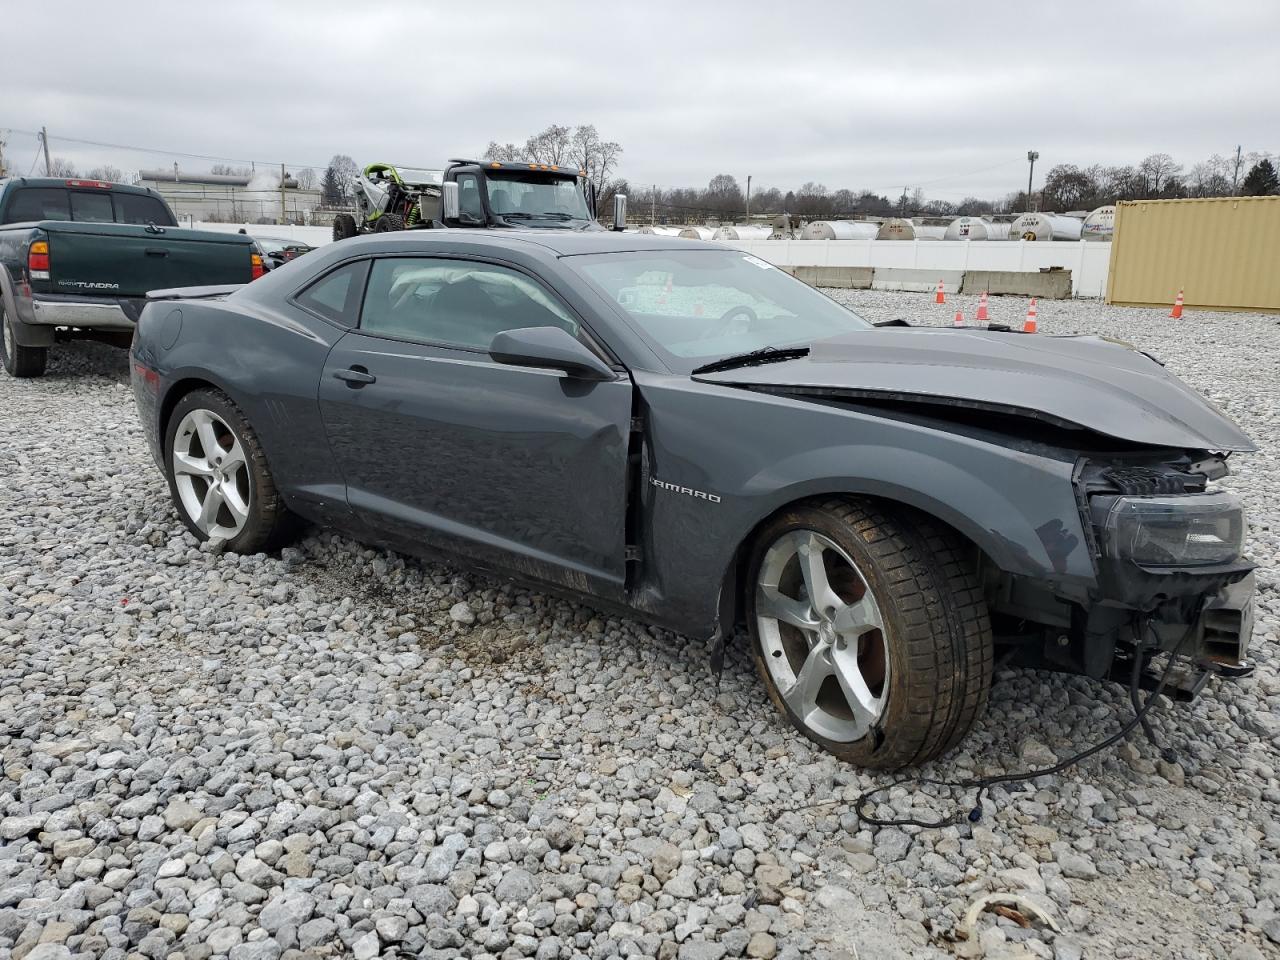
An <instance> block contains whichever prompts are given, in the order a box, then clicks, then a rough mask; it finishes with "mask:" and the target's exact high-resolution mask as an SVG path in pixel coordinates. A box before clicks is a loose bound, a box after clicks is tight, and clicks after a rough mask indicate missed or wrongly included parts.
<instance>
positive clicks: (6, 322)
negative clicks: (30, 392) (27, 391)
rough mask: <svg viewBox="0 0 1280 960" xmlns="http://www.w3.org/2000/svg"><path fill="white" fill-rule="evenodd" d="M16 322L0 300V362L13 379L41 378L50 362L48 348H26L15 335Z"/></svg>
mask: <svg viewBox="0 0 1280 960" xmlns="http://www.w3.org/2000/svg"><path fill="white" fill-rule="evenodd" d="M15 322H16V321H14V320H13V319H12V318H11V317H10V316H9V314H8V312H7V311H6V310H5V308H4V302H3V301H2V300H0V361H3V363H4V368H5V370H7V371H8V373H9V376H11V377H40V376H43V375H44V368H45V365H46V364H47V363H48V361H49V348H48V347H24V346H23V345H22V344H20V343H18V338H17V337H16V336H15V335H14V332H13V324H14V323H15Z"/></svg>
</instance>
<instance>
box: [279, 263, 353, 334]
mask: <svg viewBox="0 0 1280 960" xmlns="http://www.w3.org/2000/svg"><path fill="white" fill-rule="evenodd" d="M368 268H369V261H367V260H357V261H355V262H354V263H348V264H345V265H343V266H341V267H338V269H336V270H333V271H331V272H329V273H326V274H325V275H324V276H323V277H321V278H320V279H319V280H316V281H315V282H314V283H312V284H311V286H309V287H307V288H306V289H305V290H303V291H302V292H301V293H299V294H298V295H297V296H296V297H294V300H295V301H296V302H297V304H298V305H299V306H300V307H305V308H306V309H308V310H310V311H311V312H312V313H316V314H319V315H320V316H322V317H324V318H325V319H326V320H332V321H333V322H334V323H340V324H342V325H343V326H344V327H354V326H355V325H356V315H357V314H358V313H359V305H360V293H361V290H362V288H363V286H364V277H365V272H366V271H367V270H368Z"/></svg>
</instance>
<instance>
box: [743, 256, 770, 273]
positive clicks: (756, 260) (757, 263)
mask: <svg viewBox="0 0 1280 960" xmlns="http://www.w3.org/2000/svg"><path fill="white" fill-rule="evenodd" d="M742 259H743V260H745V261H747V263H750V264H752V265H753V266H757V267H759V268H760V269H761V270H772V269H773V264H772V263H768V262H767V261H764V260H761V259H760V258H759V257H753V256H752V255H751V254H749V253H748V254H747V255H746V256H744V257H743V258H742Z"/></svg>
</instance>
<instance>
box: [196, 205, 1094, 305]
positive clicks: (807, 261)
mask: <svg viewBox="0 0 1280 960" xmlns="http://www.w3.org/2000/svg"><path fill="white" fill-rule="evenodd" d="M241 227H243V228H244V229H245V230H246V231H247V232H248V233H249V235H250V236H261V237H280V238H282V239H287V240H301V241H303V242H304V243H308V244H311V245H312V246H320V245H321V244H324V243H329V242H330V241H331V239H332V236H333V234H332V231H331V229H330V228H329V227H294V226H289V225H280V226H275V225H272V224H259V223H246V224H240V223H199V222H197V223H196V224H195V228H196V229H197V230H216V231H219V232H223V233H236V232H237V231H238V230H240V228H241ZM718 242H720V243H724V244H726V245H728V246H731V247H737V248H738V249H740V250H746V251H748V252H749V253H752V254H755V255H756V256H757V257H760V258H761V259H762V260H767V261H769V262H770V263H772V264H776V265H777V266H780V267H880V268H882V269H883V268H900V269H907V270H930V271H960V272H964V271H966V270H1015V271H1021V272H1024V273H1036V272H1038V271H1039V270H1040V268H1041V267H1063V268H1064V269H1067V270H1070V271H1071V294H1072V296H1076V297H1101V296H1102V295H1103V294H1104V293H1106V290H1107V268H1108V266H1109V265H1110V263H1111V244H1110V243H1108V242H1105V241H1086V240H1049V241H1035V242H1033V241H1029V240H996V241H978V242H975V241H973V240H732V241H731V240H722V241H718Z"/></svg>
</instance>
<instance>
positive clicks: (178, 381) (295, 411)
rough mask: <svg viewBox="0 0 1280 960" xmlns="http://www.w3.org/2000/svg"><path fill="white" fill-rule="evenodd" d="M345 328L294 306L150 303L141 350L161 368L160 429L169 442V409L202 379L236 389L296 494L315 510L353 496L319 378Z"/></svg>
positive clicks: (292, 498)
mask: <svg viewBox="0 0 1280 960" xmlns="http://www.w3.org/2000/svg"><path fill="white" fill-rule="evenodd" d="M344 332H345V331H343V330H341V329H340V328H338V327H336V326H333V325H331V324H329V323H326V322H325V321H323V320H320V319H317V318H314V317H311V316H310V315H308V314H304V313H302V312H301V311H298V310H296V309H294V308H292V307H289V306H288V305H285V306H284V307H282V308H280V309H275V308H271V307H267V306H264V305H263V304H261V303H260V302H256V301H249V300H244V299H242V298H238V297H234V296H233V297H231V298H230V299H228V300H226V301H202V300H185V301H159V302H155V303H151V304H149V305H148V306H147V308H146V309H145V310H144V312H143V314H142V317H141V320H140V322H139V327H138V333H137V338H136V341H135V344H134V353H135V358H136V359H137V360H138V361H140V362H143V363H145V364H146V365H148V366H151V367H152V368H153V369H155V370H156V371H157V372H158V373H159V375H160V387H159V390H158V394H159V397H160V403H159V404H158V405H157V408H156V420H155V421H154V430H155V433H156V436H157V441H158V442H159V443H161V444H162V443H163V438H164V431H165V429H166V417H167V412H168V411H169V410H170V409H172V407H173V405H174V403H176V402H177V400H178V399H179V398H180V396H181V395H182V394H184V393H186V392H188V391H189V390H190V389H191V388H192V387H193V386H194V385H196V384H198V383H200V382H207V383H210V384H212V385H213V386H215V387H217V388H218V389H220V390H222V391H223V392H224V393H226V394H227V395H228V396H229V397H230V398H231V399H232V400H233V401H235V403H236V405H237V406H239V407H240V409H241V410H242V411H243V412H244V414H245V416H246V417H248V419H249V423H250V424H251V425H252V426H253V429H254V430H255V432H256V433H257V434H258V437H259V439H260V440H261V441H262V445H263V449H264V450H265V452H266V455H267V462H268V463H269V465H270V467H271V471H272V475H273V477H274V479H275V483H276V487H277V489H279V491H280V493H281V495H282V496H283V497H284V498H285V501H286V503H288V504H289V506H290V507H291V508H293V509H295V510H297V511H298V512H299V513H302V514H304V515H306V516H311V517H312V518H313V519H317V520H324V519H332V517H331V514H330V511H331V510H332V509H333V504H334V503H335V502H336V503H342V504H345V494H344V488H343V481H342V477H341V473H340V471H339V470H338V469H337V467H336V465H335V463H334V460H333V457H332V456H331V455H330V452H329V446H328V442H327V441H326V439H325V433H324V426H323V424H322V422H321V420H320V412H319V405H318V402H317V387H318V384H319V378H320V371H321V369H322V368H323V366H324V360H325V357H326V356H327V355H328V353H329V350H330V349H331V348H332V346H333V344H334V343H336V342H337V340H338V339H339V338H340V337H341V336H342V335H343V333H344Z"/></svg>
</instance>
